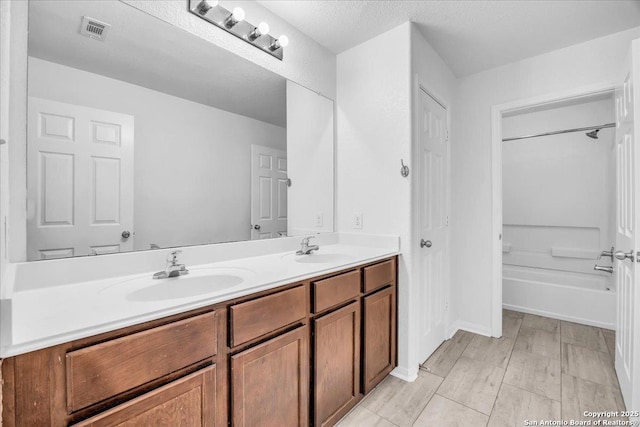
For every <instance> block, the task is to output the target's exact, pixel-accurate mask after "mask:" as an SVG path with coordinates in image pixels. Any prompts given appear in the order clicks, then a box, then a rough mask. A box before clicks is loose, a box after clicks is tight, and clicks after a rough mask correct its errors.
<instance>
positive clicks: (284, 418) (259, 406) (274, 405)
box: [231, 325, 309, 427]
mask: <svg viewBox="0 0 640 427" xmlns="http://www.w3.org/2000/svg"><path fill="white" fill-rule="evenodd" d="M308 329H309V328H308V326H307V325H304V326H300V327H298V328H296V329H294V330H293V331H290V332H287V333H284V334H282V335H279V336H277V337H275V338H272V339H270V340H268V341H265V342H263V343H261V344H258V345H255V346H253V347H250V348H249V349H247V350H245V351H242V352H240V353H238V354H235V355H233V356H231V425H233V426H243V427H244V426H246V427H253V426H263V427H270V426H273V427H294V426H307V425H308V424H309V340H308V336H309V330H308Z"/></svg>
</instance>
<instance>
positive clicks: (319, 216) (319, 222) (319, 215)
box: [316, 212, 323, 227]
mask: <svg viewBox="0 0 640 427" xmlns="http://www.w3.org/2000/svg"><path fill="white" fill-rule="evenodd" d="M322 223H323V215H322V212H317V213H316V227H322Z"/></svg>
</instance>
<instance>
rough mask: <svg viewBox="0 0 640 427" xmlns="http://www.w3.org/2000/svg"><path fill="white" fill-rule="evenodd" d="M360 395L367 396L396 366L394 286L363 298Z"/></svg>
mask: <svg viewBox="0 0 640 427" xmlns="http://www.w3.org/2000/svg"><path fill="white" fill-rule="evenodd" d="M362 305H363V312H364V315H363V323H362V335H363V339H362V342H363V352H362V354H363V356H362V358H363V361H362V362H363V363H362V392H363V393H364V394H367V393H369V392H370V391H371V390H372V389H373V388H374V387H375V386H376V385H378V383H379V382H380V381H382V380H383V379H384V378H385V377H386V376H387V375H388V374H389V372H391V371H392V370H393V368H395V366H396V287H395V286H389V287H387V288H384V289H383V290H381V291H379V292H376V293H373V294H371V295H367V296H365V297H364V298H363V303H362Z"/></svg>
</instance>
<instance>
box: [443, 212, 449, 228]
mask: <svg viewBox="0 0 640 427" xmlns="http://www.w3.org/2000/svg"><path fill="white" fill-rule="evenodd" d="M444 226H445V227H448V226H449V215H447V217H446V218H445V220H444Z"/></svg>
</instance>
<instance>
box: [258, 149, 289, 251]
mask: <svg viewBox="0 0 640 427" xmlns="http://www.w3.org/2000/svg"><path fill="white" fill-rule="evenodd" d="M286 233H287V154H286V153H285V152H284V151H283V150H277V149H275V148H271V147H265V146H262V145H251V240H257V239H270V238H272V237H280V236H285V235H286Z"/></svg>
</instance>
